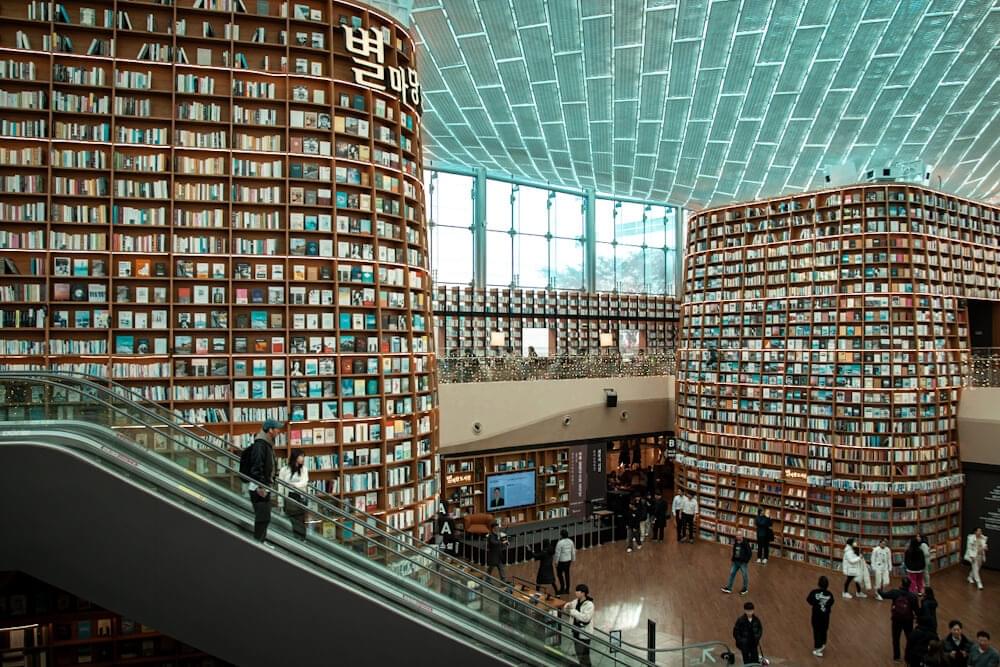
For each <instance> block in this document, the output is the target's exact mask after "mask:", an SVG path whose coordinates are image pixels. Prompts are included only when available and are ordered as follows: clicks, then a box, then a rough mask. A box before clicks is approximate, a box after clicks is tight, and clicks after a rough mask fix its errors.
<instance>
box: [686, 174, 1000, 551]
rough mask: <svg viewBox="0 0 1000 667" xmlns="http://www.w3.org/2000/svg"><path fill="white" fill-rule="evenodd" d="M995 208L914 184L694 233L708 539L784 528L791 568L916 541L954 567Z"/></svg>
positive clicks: (691, 386)
mask: <svg viewBox="0 0 1000 667" xmlns="http://www.w3.org/2000/svg"><path fill="white" fill-rule="evenodd" d="M998 222H1000V217H998V211H997V209H995V208H991V207H987V206H984V205H982V204H978V203H975V202H969V201H966V200H961V199H957V198H954V197H951V196H948V195H946V194H943V193H939V192H935V191H933V190H928V189H926V188H922V187H915V186H910V185H905V184H888V185H886V184H866V185H857V186H853V187H848V188H840V189H836V190H826V191H821V192H815V193H806V194H801V195H795V196H789V197H781V198H777V199H773V200H767V201H761V202H753V203H748V204H740V205H736V206H730V207H724V208H717V209H710V210H706V211H703V212H700V213H698V214H695V215H693V216H692V217H691V218H690V219H689V220H688V234H687V239H688V248H687V251H688V254H687V256H686V265H685V279H686V282H685V302H684V304H683V305H682V307H681V317H682V327H681V338H680V344H679V348H680V349H679V353H678V364H679V370H678V377H677V432H678V441H679V442H678V446H679V448H681V449H682V450H683V451H684V454H683V455H682V456H680V457H679V461H680V471H681V475H680V479H681V480H682V483H683V484H685V485H686V486H687V487H688V488H690V489H692V490H693V491H694V492H696V493H697V494H698V497H699V500H700V502H701V508H702V509H701V511H702V522H701V534H702V535H703V536H704V537H708V538H713V539H716V538H717V539H720V540H728V539H730V538H731V536H732V535H734V534H736V533H738V532H743V533H745V534H747V535H749V536H750V537H751V538H753V537H754V536H755V531H754V529H753V517H754V515H755V514H756V512H757V509H758V508H761V507H762V508H765V509H766V510H768V511H769V513H770V516H771V517H772V518H773V519H774V520H775V526H774V532H775V535H776V542H775V546H776V547H778V548H779V549H780V553H781V554H782V555H784V556H786V557H789V558H793V559H796V560H807V561H809V562H813V563H816V564H819V565H823V566H831V565H833V564H834V563H835V562H836V561H838V560H839V559H840V557H841V554H842V545H843V543H844V541H845V540H846V539H847V538H848V537H852V536H853V537H859V538H860V540H861V543H862V545H863V546H864V547H865V548H866V549H867V548H870V547H872V546H874V545H875V544H876V543H877V542H878V540H879V539H880V538H886V539H888V540H889V541H890V542H891V543H892V546H893V551H894V553H896V554H899V553H901V549H902V546H903V545H904V543H905V540H906V539H908V538H909V537H911V536H912V535H914V534H915V533H917V532H918V531H919V532H922V533H924V534H925V535H927V536H928V538H929V540H930V542H931V544H933V545H935V547H936V548H937V562H936V565H938V566H943V565H948V564H951V563H955V562H957V558H958V553H959V549H960V540H961V535H960V530H959V507H960V501H961V485H962V476H961V474H960V465H959V457H958V432H957V422H956V417H957V406H958V400H959V395H960V392H961V386H962V363H963V359H964V358H965V355H966V352H967V350H968V347H969V332H968V325H967V314H966V307H965V303H964V301H963V299H964V298H969V297H974V298H986V299H997V298H1000V284H998V281H997V278H996V276H997V269H998V266H997V254H996V248H997V247H998V236H997V234H998Z"/></svg>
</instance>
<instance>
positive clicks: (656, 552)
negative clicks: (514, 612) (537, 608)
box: [508, 522, 1000, 667]
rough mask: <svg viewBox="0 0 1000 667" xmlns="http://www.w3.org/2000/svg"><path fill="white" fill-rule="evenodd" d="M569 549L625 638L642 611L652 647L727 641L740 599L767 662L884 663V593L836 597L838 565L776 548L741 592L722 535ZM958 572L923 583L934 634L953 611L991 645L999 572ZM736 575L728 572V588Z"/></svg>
mask: <svg viewBox="0 0 1000 667" xmlns="http://www.w3.org/2000/svg"><path fill="white" fill-rule="evenodd" d="M671 523H672V522H671ZM669 528H670V529H672V528H673V526H670V527H669ZM577 555H578V558H577V562H576V563H575V564H574V565H573V570H572V579H573V585H574V586H575V585H576V584H578V583H586V584H587V585H588V586H590V591H591V595H592V596H593V597H594V598H595V601H596V603H597V616H596V623H597V627H598V628H600V629H601V630H605V631H607V630H612V629H620V630H622V631H623V637H624V639H625V641H628V642H631V643H633V644H641V645H643V646H644V645H645V642H646V632H647V625H646V621H647V619H652V620H653V621H655V622H656V630H657V646H659V647H665V646H677V645H680V644H681V642H682V639H683V643H685V644H690V643H693V642H700V641H709V640H723V641H726V642H727V643H729V644H730V645H731V644H732V627H733V623H734V622H735V621H736V618H737V617H738V616H739V615H740V614H741V613H742V609H743V603H744V602H746V601H747V600H750V601H752V602H753V603H754V605H755V606H756V608H757V613H758V616H759V617H760V619H761V621H762V623H763V625H764V637H763V640H762V642H761V643H762V646H763V648H764V653H765V655H766V656H767V657H768V658H769V659H770V661H771V664H772V665H782V666H785V667H798V666H800V665H802V666H818V665H824V666H825V667H837V666H840V665H844V666H845V667H846V666H851V667H869V666H871V667H877V666H880V665H892V664H893V662H892V644H891V641H890V637H889V602H888V601H885V602H878V601H876V600H874V599H873V598H868V599H866V600H845V599H843V598H841V597H839V593H840V587H841V586H842V585H843V576H842V575H841V574H840V572H839V571H837V572H830V571H826V570H821V569H819V568H817V567H814V566H811V565H805V564H802V563H793V562H791V561H786V560H784V559H781V558H772V559H771V560H770V561H769V562H768V564H767V565H761V564H757V563H755V562H754V563H751V564H750V594H749V595H747V596H746V597H745V598H743V597H740V596H739V595H737V594H736V593H733V594H732V595H726V594H725V593H722V592H721V591H720V590H719V589H720V588H721V587H722V585H723V584H725V583H726V577H727V576H728V574H729V547H727V546H724V545H721V544H716V543H711V542H702V541H699V542H697V543H695V544H682V545H679V544H677V542H676V539H675V536H674V535H673V534H672V533H668V535H667V541H665V542H664V543H662V544H660V543H655V542H647V543H645V544H644V545H643V548H642V549H641V550H639V551H633V552H632V553H626V552H625V545H624V542H618V543H615V544H605V545H604V546H601V547H596V548H593V549H588V550H581V551H578V554H577ZM535 571H536V568H535V566H534V564H532V563H524V564H519V565H515V566H511V567H509V568H508V572H509V573H511V574H514V575H517V576H518V577H524V578H528V579H531V580H534V577H535ZM967 573H968V568H965V567H963V566H958V567H953V568H950V569H948V570H945V571H944V572H941V573H932V577H931V579H932V581H931V584H932V587H933V588H934V593H935V595H936V597H937V599H938V603H939V607H938V626H939V627H938V632H939V634H941V635H942V636H943V633H945V632H947V624H948V621H949V620H951V619H952V618H958V619H961V621H962V623H963V625H964V626H965V629H966V634H967V635H968V636H970V637H971V638H972V639H975V633H976V631H977V630H979V629H986V630H989V631H990V633H991V634H992V635H993V637H994V645H996V644H997V643H998V641H997V640H998V639H1000V572H992V571H986V572H984V573H983V575H984V576H983V583H984V584H985V589H984V590H982V591H978V590H976V588H975V586H973V585H971V584H968V583H967V582H966V580H965V577H966V576H967ZM821 574H826V575H827V576H828V577H829V578H830V582H831V588H834V587H836V589H837V593H838V597H837V602H836V604H835V605H834V607H833V616H832V620H831V623H830V638H829V644H828V646H827V650H826V656H825V657H823V658H817V657H815V656H813V655H812V648H813V646H812V633H811V629H810V625H809V607H808V605H807V604H806V602H805V598H806V594H807V593H808V592H809V591H810V590H812V588H814V586H815V583H816V579H817V578H818V577H819V576H820V575H821ZM739 582H740V579H739V577H738V576H737V584H736V590H739V588H738V586H739ZM563 597H566V596H563ZM663 663H664V664H667V663H670V664H673V663H674V661H673V660H663ZM737 663H739V659H737ZM677 664H680V662H677ZM687 664H692V663H691V662H688V663H687Z"/></svg>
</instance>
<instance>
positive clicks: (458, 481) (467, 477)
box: [444, 472, 472, 486]
mask: <svg viewBox="0 0 1000 667" xmlns="http://www.w3.org/2000/svg"><path fill="white" fill-rule="evenodd" d="M444 483H445V484H447V485H448V486H461V485H462V484H472V473H471V472H453V473H451V474H448V475H445V478H444Z"/></svg>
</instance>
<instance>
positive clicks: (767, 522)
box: [753, 507, 774, 564]
mask: <svg viewBox="0 0 1000 667" xmlns="http://www.w3.org/2000/svg"><path fill="white" fill-rule="evenodd" d="M753 522H754V526H755V527H756V528H757V562H758V563H764V564H767V557H768V556H769V555H770V554H771V540H773V539H774V531H773V530H772V529H771V526H772V525H773V522H772V521H771V517H769V516H768V515H767V511H766V510H765V509H764V508H763V507H761V508H759V509H758V510H757V517H756V518H755V519H754V520H753Z"/></svg>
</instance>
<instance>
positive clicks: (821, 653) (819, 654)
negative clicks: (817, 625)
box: [813, 648, 823, 658]
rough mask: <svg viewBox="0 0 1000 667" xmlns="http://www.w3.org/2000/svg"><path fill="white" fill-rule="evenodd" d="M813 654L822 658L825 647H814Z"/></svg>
mask: <svg viewBox="0 0 1000 667" xmlns="http://www.w3.org/2000/svg"><path fill="white" fill-rule="evenodd" d="M813 655H814V656H816V657H817V658H822V657H823V649H821V648H817V649H813Z"/></svg>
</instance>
